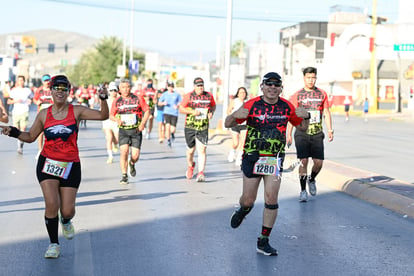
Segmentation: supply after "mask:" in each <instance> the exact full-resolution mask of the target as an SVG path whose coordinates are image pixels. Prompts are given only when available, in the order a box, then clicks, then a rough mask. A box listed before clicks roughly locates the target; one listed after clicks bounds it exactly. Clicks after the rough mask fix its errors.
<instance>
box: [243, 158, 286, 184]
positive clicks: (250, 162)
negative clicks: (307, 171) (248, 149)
mask: <svg viewBox="0 0 414 276" xmlns="http://www.w3.org/2000/svg"><path fill="white" fill-rule="evenodd" d="M279 158H282V160H281V161H280V173H282V172H283V162H284V161H285V155H284V154H283V155H279ZM257 160H259V153H257V152H254V153H250V154H244V155H243V159H242V163H241V170H242V172H243V174H244V175H245V176H246V177H247V178H253V177H261V176H263V175H260V174H254V173H253V169H254V164H255V163H256V162H257Z"/></svg>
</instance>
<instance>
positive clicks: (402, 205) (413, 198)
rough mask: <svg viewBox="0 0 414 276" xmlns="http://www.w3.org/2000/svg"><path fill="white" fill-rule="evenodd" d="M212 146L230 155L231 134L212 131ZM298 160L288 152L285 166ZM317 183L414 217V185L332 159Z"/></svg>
mask: <svg viewBox="0 0 414 276" xmlns="http://www.w3.org/2000/svg"><path fill="white" fill-rule="evenodd" d="M384 115H385V114H384ZM390 115H392V116H390ZM378 116H383V115H382V114H381V115H378ZM384 118H385V119H386V118H391V119H393V118H399V119H400V120H414V118H413V117H411V113H401V114H398V113H397V114H388V115H386V116H385V117H384ZM209 144H219V145H221V146H222V148H223V152H224V153H225V154H227V153H228V151H229V150H230V148H231V133H230V132H229V131H228V130H222V129H221V128H217V129H215V130H212V129H210V142H209ZM295 161H296V152H292V151H289V152H288V153H287V154H286V160H285V164H292V163H293V162H295ZM317 180H318V182H319V183H320V184H322V185H325V186H329V187H331V188H333V189H335V190H338V191H342V192H344V193H347V194H349V195H351V196H354V197H357V198H359V199H362V200H365V201H368V202H370V203H374V204H376V205H379V206H382V207H384V208H387V209H389V210H391V211H394V212H397V213H400V214H402V215H403V216H408V217H411V218H414V185H413V184H410V183H407V182H403V181H400V180H398V179H394V178H392V177H389V176H383V175H375V174H374V173H372V172H369V171H365V170H360V169H358V168H353V167H350V166H346V165H343V164H340V163H336V162H333V161H329V160H325V161H324V164H323V169H322V171H321V173H320V174H319V175H318V177H317Z"/></svg>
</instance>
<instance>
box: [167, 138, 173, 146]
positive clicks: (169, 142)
mask: <svg viewBox="0 0 414 276" xmlns="http://www.w3.org/2000/svg"><path fill="white" fill-rule="evenodd" d="M167 146H168V147H169V148H171V147H172V144H171V140H170V139H168V143H167Z"/></svg>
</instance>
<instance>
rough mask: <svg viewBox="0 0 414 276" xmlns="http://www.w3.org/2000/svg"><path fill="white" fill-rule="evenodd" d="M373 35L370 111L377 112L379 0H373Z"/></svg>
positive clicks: (371, 42) (371, 43) (371, 44)
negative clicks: (376, 41) (376, 42)
mask: <svg viewBox="0 0 414 276" xmlns="http://www.w3.org/2000/svg"><path fill="white" fill-rule="evenodd" d="M371 25H372V35H371V38H370V39H371V41H370V48H371V47H372V49H371V66H370V81H371V85H370V95H371V99H372V105H371V106H370V112H372V113H374V114H375V113H377V111H378V86H377V77H378V76H377V60H376V46H375V40H376V37H377V0H372V22H371Z"/></svg>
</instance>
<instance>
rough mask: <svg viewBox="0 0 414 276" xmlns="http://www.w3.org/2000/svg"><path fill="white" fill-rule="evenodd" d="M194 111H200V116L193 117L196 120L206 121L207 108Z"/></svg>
mask: <svg viewBox="0 0 414 276" xmlns="http://www.w3.org/2000/svg"><path fill="white" fill-rule="evenodd" d="M196 110H198V111H200V115H197V116H196V117H195V118H196V119H197V120H204V119H207V114H208V108H196Z"/></svg>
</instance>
